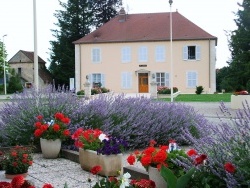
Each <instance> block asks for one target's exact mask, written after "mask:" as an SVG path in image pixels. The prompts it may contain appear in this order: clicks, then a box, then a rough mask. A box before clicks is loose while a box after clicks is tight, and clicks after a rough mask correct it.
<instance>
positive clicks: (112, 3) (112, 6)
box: [92, 0, 122, 28]
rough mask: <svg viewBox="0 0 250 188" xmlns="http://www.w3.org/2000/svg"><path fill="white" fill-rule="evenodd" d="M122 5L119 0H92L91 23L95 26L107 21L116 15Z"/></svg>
mask: <svg viewBox="0 0 250 188" xmlns="http://www.w3.org/2000/svg"><path fill="white" fill-rule="evenodd" d="M121 5H122V1H121V0H93V1H92V6H93V10H92V11H93V21H94V22H93V23H94V26H95V27H96V28H98V27H100V26H102V25H103V24H104V23H106V22H108V21H109V20H110V19H111V18H113V17H114V16H116V15H117V10H119V8H120V7H121Z"/></svg>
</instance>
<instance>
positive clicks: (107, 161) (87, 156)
mask: <svg viewBox="0 0 250 188" xmlns="http://www.w3.org/2000/svg"><path fill="white" fill-rule="evenodd" d="M79 161H80V164H81V167H82V169H83V170H86V171H90V170H91V169H92V168H93V167H94V166H97V165H98V166H101V167H102V170H101V171H100V172H99V173H98V174H100V175H102V176H117V175H118V174H117V172H118V171H121V170H122V154H116V155H97V152H96V151H92V150H84V149H81V148H80V149H79Z"/></svg>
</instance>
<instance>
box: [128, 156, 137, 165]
mask: <svg viewBox="0 0 250 188" xmlns="http://www.w3.org/2000/svg"><path fill="white" fill-rule="evenodd" d="M127 161H128V163H129V164H130V165H133V164H134V163H135V156H133V155H129V156H128V158H127Z"/></svg>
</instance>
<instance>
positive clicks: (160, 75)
mask: <svg viewBox="0 0 250 188" xmlns="http://www.w3.org/2000/svg"><path fill="white" fill-rule="evenodd" d="M156 83H157V86H167V87H169V73H167V72H157V73H156Z"/></svg>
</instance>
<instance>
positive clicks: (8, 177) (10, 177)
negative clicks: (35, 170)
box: [5, 172, 28, 179]
mask: <svg viewBox="0 0 250 188" xmlns="http://www.w3.org/2000/svg"><path fill="white" fill-rule="evenodd" d="M20 175H21V176H23V177H24V178H26V177H27V175H28V172H26V173H22V174H5V178H7V179H13V178H14V177H15V176H20Z"/></svg>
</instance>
